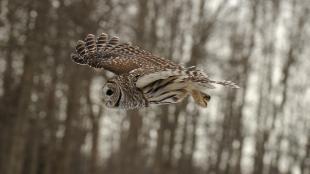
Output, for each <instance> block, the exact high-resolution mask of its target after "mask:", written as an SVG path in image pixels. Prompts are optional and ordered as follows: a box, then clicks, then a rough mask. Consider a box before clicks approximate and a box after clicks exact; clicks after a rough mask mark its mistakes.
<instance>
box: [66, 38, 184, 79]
mask: <svg viewBox="0 0 310 174" xmlns="http://www.w3.org/2000/svg"><path fill="white" fill-rule="evenodd" d="M75 50H76V51H75V53H73V54H72V55H71V58H72V60H73V61H74V62H75V63H78V64H82V65H89V66H90V67H93V68H104V69H106V70H108V71H111V72H113V73H115V74H118V75H119V74H124V73H129V72H130V71H132V70H134V69H138V68H143V69H149V68H169V69H170V68H172V69H175V68H179V67H180V66H179V65H177V64H175V63H174V62H172V61H170V60H168V59H164V58H162V57H158V56H155V55H153V54H152V53H150V52H148V51H146V50H143V49H141V48H139V47H137V46H132V45H131V44H129V43H120V42H119V38H118V37H115V36H114V37H111V38H109V36H108V35H107V34H105V33H102V34H101V35H99V37H98V38H97V39H96V38H95V36H94V35H92V34H89V35H87V37H86V38H85V40H84V41H81V40H79V41H78V42H77V45H76V47H75Z"/></svg>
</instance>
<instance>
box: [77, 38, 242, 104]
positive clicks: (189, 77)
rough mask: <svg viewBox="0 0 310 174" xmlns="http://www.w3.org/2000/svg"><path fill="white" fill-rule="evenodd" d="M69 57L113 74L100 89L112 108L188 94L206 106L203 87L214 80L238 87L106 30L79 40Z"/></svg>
mask: <svg viewBox="0 0 310 174" xmlns="http://www.w3.org/2000/svg"><path fill="white" fill-rule="evenodd" d="M71 58H72V60H73V61H74V62H75V63H77V64H81V65H88V66H90V67H93V68H103V69H106V70H108V71H111V72H113V73H114V74H116V76H114V77H112V78H110V79H108V81H107V83H106V84H105V85H104V87H103V90H102V92H103V101H104V104H105V105H106V106H107V107H111V108H121V109H138V108H143V107H147V106H150V105H162V104H170V103H179V102H181V101H182V100H183V99H184V98H186V97H187V96H189V95H191V96H192V97H193V99H194V101H195V103H196V104H198V105H199V106H202V107H207V104H208V102H209V101H210V99H211V97H210V96H209V95H208V94H206V93H205V91H206V90H207V89H210V88H214V86H213V84H220V85H224V86H227V87H231V88H239V87H238V86H237V85H236V84H235V83H234V82H231V81H215V80H211V79H209V77H208V75H207V74H205V73H204V72H202V71H201V70H199V69H197V68H195V67H189V68H186V67H183V66H181V65H178V64H176V63H174V62H172V61H170V60H168V59H165V58H162V57H159V56H156V55H153V54H152V53H150V52H148V51H146V50H143V49H141V48H139V47H137V46H133V45H131V44H129V43H122V42H119V38H118V37H115V36H114V37H110V38H109V36H108V35H107V34H105V33H102V34H100V35H99V36H98V37H97V38H96V37H95V36H94V35H92V34H88V35H87V37H86V38H85V40H84V41H81V40H79V41H78V42H77V45H76V47H75V52H74V53H72V55H71Z"/></svg>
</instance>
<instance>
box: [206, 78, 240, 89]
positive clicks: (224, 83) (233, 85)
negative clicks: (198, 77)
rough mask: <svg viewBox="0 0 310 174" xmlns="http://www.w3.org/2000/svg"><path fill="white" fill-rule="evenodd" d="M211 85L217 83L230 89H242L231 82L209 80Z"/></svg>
mask: <svg viewBox="0 0 310 174" xmlns="http://www.w3.org/2000/svg"><path fill="white" fill-rule="evenodd" d="M209 83H215V84H219V85H223V86H225V87H229V88H240V87H239V86H238V85H237V84H236V83H235V82H232V81H229V80H223V81H216V80H209Z"/></svg>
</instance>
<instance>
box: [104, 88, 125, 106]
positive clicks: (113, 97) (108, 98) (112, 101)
mask: <svg viewBox="0 0 310 174" xmlns="http://www.w3.org/2000/svg"><path fill="white" fill-rule="evenodd" d="M102 95H103V101H104V104H105V105H106V106H107V107H109V108H113V107H119V105H120V104H121V103H120V102H121V99H122V91H121V89H120V87H119V86H117V84H116V83H115V82H107V83H106V84H105V85H104V87H103V89H102Z"/></svg>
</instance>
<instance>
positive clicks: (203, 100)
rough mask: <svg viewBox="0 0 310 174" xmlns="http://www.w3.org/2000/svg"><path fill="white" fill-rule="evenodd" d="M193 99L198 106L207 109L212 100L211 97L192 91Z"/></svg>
mask: <svg viewBox="0 0 310 174" xmlns="http://www.w3.org/2000/svg"><path fill="white" fill-rule="evenodd" d="M192 97H193V99H194V101H195V102H196V104H198V105H199V106H201V107H205V108H206V107H207V106H208V102H209V101H210V100H211V97H210V95H208V94H206V93H203V92H201V91H198V90H192Z"/></svg>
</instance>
